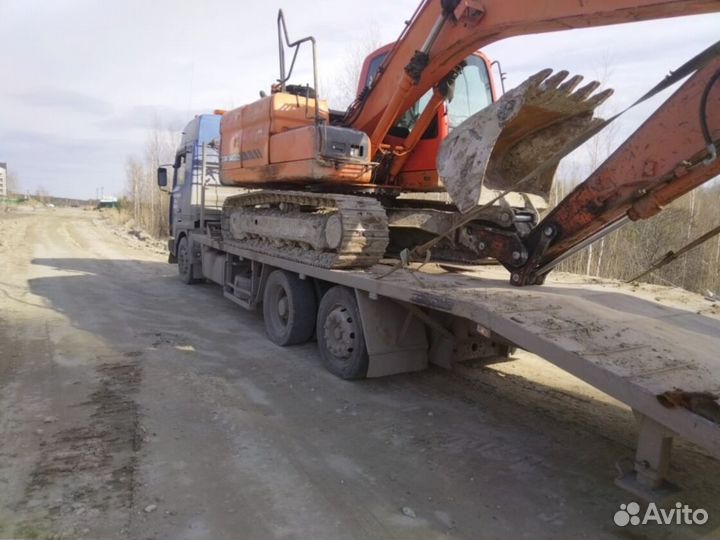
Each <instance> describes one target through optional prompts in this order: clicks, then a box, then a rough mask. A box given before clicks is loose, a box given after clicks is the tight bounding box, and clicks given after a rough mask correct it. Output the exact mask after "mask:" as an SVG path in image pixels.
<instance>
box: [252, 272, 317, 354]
mask: <svg viewBox="0 0 720 540" xmlns="http://www.w3.org/2000/svg"><path fill="white" fill-rule="evenodd" d="M316 314H317V300H316V299H315V289H314V288H313V286H312V283H311V282H310V281H307V280H302V279H300V278H299V277H298V276H297V274H293V273H290V272H286V271H285V270H275V271H273V272H272V273H271V274H270V275H269V276H268V279H267V282H266V283H265V291H264V293H263V318H264V319H265V332H267V335H268V337H269V338H270V340H271V341H272V342H273V343H277V344H278V345H281V346H283V347H284V346H286V345H298V344H300V343H305V342H306V341H308V340H309V339H310V338H311V337H312V336H313V333H314V331H315V317H316Z"/></svg>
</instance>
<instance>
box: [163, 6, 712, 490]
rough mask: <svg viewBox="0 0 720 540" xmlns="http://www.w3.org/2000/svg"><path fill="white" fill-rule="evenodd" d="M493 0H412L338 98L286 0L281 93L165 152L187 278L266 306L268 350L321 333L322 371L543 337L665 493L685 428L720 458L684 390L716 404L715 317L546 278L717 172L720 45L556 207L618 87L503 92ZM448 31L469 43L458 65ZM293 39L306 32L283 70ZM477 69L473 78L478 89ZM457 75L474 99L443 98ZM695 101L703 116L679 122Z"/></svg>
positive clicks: (637, 468) (573, 82)
mask: <svg viewBox="0 0 720 540" xmlns="http://www.w3.org/2000/svg"><path fill="white" fill-rule="evenodd" d="M485 4H488V5H485ZM485 4H483V5H482V6H481V5H480V4H479V3H477V2H473V1H470V0H465V1H464V2H458V1H447V2H446V1H443V2H440V1H439V0H425V1H424V2H422V3H421V5H420V7H419V8H418V11H417V12H416V14H415V15H414V17H413V19H412V20H411V21H410V22H409V23H408V25H407V26H406V28H405V30H404V31H403V33H402V34H401V36H400V38H399V39H398V41H397V42H395V43H393V44H390V45H388V46H386V47H383V48H381V49H379V50H378V51H376V52H375V53H373V54H371V55H370V56H369V57H368V59H367V60H366V62H365V66H364V68H363V73H362V76H361V78H360V88H359V92H358V99H357V100H356V102H355V103H354V104H353V105H351V107H350V109H348V111H346V112H344V113H342V112H338V111H332V110H331V109H329V108H328V107H327V104H326V103H324V102H322V100H320V99H319V98H318V97H317V96H316V95H315V90H314V89H313V88H311V87H309V86H299V85H298V86H292V85H286V82H287V80H288V78H289V74H290V73H291V72H292V66H293V65H294V61H295V58H296V56H297V50H298V48H299V47H300V46H301V45H302V44H303V43H311V44H312V46H313V48H314V45H315V40H314V39H313V38H304V39H302V40H298V41H296V42H290V40H289V39H288V38H287V30H286V29H285V25H284V18H283V17H282V13H281V14H280V15H279V17H278V37H279V42H280V44H281V47H280V51H281V52H280V64H281V70H280V71H281V75H280V79H279V82H278V84H276V85H273V87H272V89H271V95H269V96H268V95H265V94H264V93H262V94H261V98H260V100H259V101H258V102H256V103H253V104H250V105H247V106H243V107H240V108H238V109H236V110H234V111H229V112H226V111H215V112H214V113H213V114H202V115H198V116H197V117H195V118H194V119H193V120H192V121H191V122H190V123H189V124H188V125H187V127H186V128H185V130H184V132H183V137H182V141H181V144H180V146H179V148H178V150H177V153H176V156H175V160H174V163H173V164H172V167H170V166H166V167H161V168H159V169H158V184H159V186H160V188H161V189H164V190H165V191H167V192H169V193H170V196H171V198H172V204H171V205H170V208H171V209H170V212H171V215H170V217H171V219H170V223H171V229H172V230H171V234H170V240H169V245H168V247H169V252H170V262H172V263H177V265H178V274H179V277H180V279H181V280H182V281H183V282H184V283H186V284H193V283H197V282H199V281H210V282H213V283H216V284H218V285H219V286H221V287H222V289H223V294H224V296H225V298H227V299H228V300H230V301H232V302H234V303H236V304H238V305H239V306H241V307H243V308H245V309H250V310H255V309H262V313H263V318H264V323H265V330H266V333H267V335H268V338H269V339H270V340H272V341H273V342H274V343H276V344H277V345H279V346H292V345H296V344H301V343H306V342H308V341H317V346H318V351H319V355H320V357H321V359H322V361H323V364H324V366H325V367H326V368H327V369H328V370H329V371H330V372H331V373H333V374H334V375H336V376H338V377H340V378H343V379H349V380H350V379H361V378H366V377H380V376H386V375H392V374H399V373H406V372H412V371H418V370H422V369H425V368H426V367H427V366H428V365H429V364H436V365H439V366H443V367H445V368H452V366H453V364H455V363H457V362H463V361H467V360H470V359H473V360H481V361H483V360H484V361H491V360H494V359H498V358H510V357H512V354H513V351H514V350H515V349H516V348H522V349H525V350H527V351H530V352H532V353H535V354H537V355H539V356H540V357H542V358H544V359H546V360H548V361H550V362H552V363H554V364H556V365H557V366H559V367H561V368H562V369H564V370H566V371H568V372H569V373H572V374H573V375H575V376H577V377H579V378H580V379H582V380H584V381H586V382H588V383H589V384H591V385H593V386H595V387H596V388H598V389H600V390H601V391H603V392H605V393H607V394H609V395H611V396H613V397H615V398H617V399H618V400H620V401H622V402H624V403H626V404H627V405H628V406H629V407H631V408H632V410H633V412H634V414H635V417H636V418H637V421H638V434H639V435H638V445H637V449H636V455H635V456H634V458H632V459H630V460H629V461H627V460H625V461H620V462H619V463H620V464H627V463H629V466H628V465H620V466H619V475H618V478H617V479H616V482H617V483H618V485H620V486H621V487H623V488H625V489H627V490H630V491H631V492H633V493H634V494H636V495H637V496H639V497H643V498H646V499H657V498H661V497H663V496H665V495H667V494H668V493H670V492H672V491H673V490H674V489H675V486H674V485H673V484H672V483H671V481H670V479H669V478H668V473H669V470H670V469H669V464H670V454H671V441H672V439H673V437H677V436H680V437H683V438H685V439H687V440H690V441H692V442H694V443H696V444H698V445H699V446H701V447H703V448H704V449H705V450H706V451H708V452H709V453H710V454H711V455H713V456H715V457H720V424H718V422H717V419H715V418H714V417H712V416H711V415H710V416H708V415H707V414H705V413H704V412H703V411H705V410H707V407H703V408H702V409H700V408H696V407H694V406H693V405H692V404H693V403H695V402H696V400H694V398H698V399H701V400H704V401H703V402H704V404H705V405H708V404H709V405H710V407H711V408H712V407H713V406H715V407H718V408H719V410H720V406H718V404H717V401H716V399H717V398H716V397H715V396H716V394H717V392H718V391H719V390H720V370H718V367H720V365H719V364H718V362H719V361H718V359H717V357H716V355H714V354H713V353H712V351H716V350H718V346H720V318H718V317H717V316H712V315H705V314H698V313H693V312H684V311H681V310H678V309H677V308H675V307H670V306H666V305H661V304H657V303H652V302H649V301H648V300H646V299H644V298H642V297H641V296H640V295H634V294H632V293H631V292H629V291H628V290H627V289H618V290H614V291H613V292H612V293H609V292H608V289H607V288H606V287H605V286H603V285H602V284H595V285H593V284H589V283H583V284H579V285H578V284H576V285H570V284H567V283H562V282H557V281H553V282H552V283H550V284H544V285H543V283H545V281H546V278H547V275H548V274H549V272H550V270H552V268H554V267H555V266H556V265H557V263H558V261H560V260H562V259H563V258H564V257H567V256H568V255H569V254H572V253H574V252H576V251H577V250H579V249H582V248H583V247H585V246H586V245H588V244H589V243H591V242H593V241H595V240H597V239H599V238H600V237H602V236H603V235H604V234H607V233H608V232H610V231H612V230H615V229H616V228H617V227H619V226H621V225H622V224H624V223H625V222H627V221H628V220H631V219H644V218H647V217H649V216H651V215H653V214H654V213H657V212H658V211H660V210H661V209H662V206H663V205H664V204H666V203H667V202H669V201H670V200H673V199H675V198H677V197H679V196H680V195H681V194H683V193H685V192H687V191H688V190H690V189H692V188H693V187H697V186H698V185H700V184H701V183H703V182H705V181H707V180H709V179H711V178H712V177H713V176H715V175H716V174H717V172H718V170H720V169H719V168H718V166H719V163H718V160H717V159H716V147H715V144H716V141H717V140H718V135H719V134H720V106H719V104H720V85H716V84H715V83H716V82H717V80H718V78H720V76H719V75H718V73H720V45H718V44H715V45H714V46H712V47H710V48H709V49H707V50H706V51H704V52H702V53H701V54H699V55H698V56H696V57H695V58H693V59H692V60H691V61H689V62H688V63H687V64H685V65H684V66H682V67H681V68H680V69H678V70H676V71H675V74H674V75H671V76H670V77H669V78H668V79H667V80H665V81H662V82H661V83H660V84H659V85H658V86H656V87H655V88H653V89H652V90H651V92H649V93H648V95H654V93H657V91H659V90H660V89H663V88H666V87H668V86H669V85H670V84H672V83H674V82H677V81H678V80H679V78H680V77H681V76H688V75H689V78H688V79H687V80H685V82H684V83H683V84H682V85H681V86H680V87H679V88H678V89H677V90H676V91H675V93H674V94H673V95H672V96H671V97H670V98H668V99H667V100H666V102H665V103H664V104H663V105H662V106H661V107H660V108H659V109H658V110H657V111H656V112H655V113H654V114H653V115H651V116H650V118H649V119H648V120H647V121H646V122H645V124H643V126H641V128H639V129H638V131H637V132H636V133H635V134H633V135H632V136H631V137H630V138H629V139H628V141H627V142H626V143H624V144H623V145H621V147H620V148H619V149H618V150H617V151H616V152H615V153H614V154H613V155H612V156H611V157H610V158H608V161H607V162H606V163H605V164H603V165H601V166H600V167H599V168H598V170H597V171H596V172H595V173H593V174H592V175H591V176H590V177H589V178H588V179H587V180H586V181H585V182H583V183H582V184H581V185H580V186H578V188H577V189H576V190H575V191H574V192H573V193H571V194H570V195H569V196H568V197H567V198H566V199H565V200H563V201H561V202H560V203H559V204H558V205H557V206H556V207H555V208H553V209H544V208H543V207H542V205H543V203H546V201H547V194H548V190H549V186H550V185H551V182H552V176H553V174H554V170H555V167H556V166H557V162H558V161H559V160H560V159H561V158H562V157H563V156H564V155H566V154H567V153H568V152H569V151H570V150H572V149H573V148H576V147H577V145H578V144H581V143H582V142H583V141H584V140H587V138H589V136H591V135H592V134H594V133H596V132H597V131H598V130H599V129H600V128H602V127H603V126H604V125H607V121H604V120H601V119H598V118H596V117H594V110H595V108H596V106H597V105H598V104H599V103H601V102H602V101H603V100H605V99H607V98H608V97H609V95H610V93H609V92H607V91H603V92H599V93H596V90H597V87H598V85H597V84H595V83H591V84H590V85H587V86H586V87H583V88H581V89H579V90H578V89H577V86H578V83H579V79H578V78H577V77H572V78H570V79H567V73H562V72H561V73H560V74H555V75H552V74H551V73H549V72H547V71H541V72H539V73H538V74H537V75H536V76H534V77H531V78H530V79H528V80H527V81H526V82H525V83H523V84H521V85H520V86H519V87H517V88H515V89H511V90H509V91H508V92H507V93H505V94H504V95H503V96H499V95H498V93H497V92H496V90H495V88H494V86H493V83H492V77H491V70H490V69H489V68H490V61H489V59H487V58H486V57H484V56H483V55H481V54H479V53H477V52H475V51H474V50H473V49H472V48H471V45H472V44H476V43H478V42H483V43H485V42H488V40H489V39H490V38H489V37H488V36H490V35H495V34H492V30H493V28H495V27H494V26H493V24H500V23H499V22H497V20H500V21H505V22H507V20H508V19H512V17H513V14H512V13H509V12H507V10H506V9H505V7H503V6H507V5H509V4H511V3H500V4H497V3H495V2H490V3H485ZM490 4H492V5H490ZM496 4H497V5H496ZM493 8H495V9H497V13H495V12H493ZM515 8H517V6H515ZM718 8H720V6H718V4H717V3H710V2H682V1H678V2H673V1H666V2H654V3H653V2H643V1H638V2H623V1H616V2H610V3H604V4H602V5H599V4H598V5H596V4H595V3H592V2H590V3H587V4H585V3H583V4H578V3H575V2H569V3H566V2H558V3H557V5H554V7H553V10H558V11H557V12H555V11H553V13H548V12H542V13H540V12H536V11H535V10H534V9H531V8H529V11H528V12H527V13H523V14H518V13H515V15H514V16H515V17H516V19H518V20H520V21H522V25H524V26H525V27H526V28H528V29H529V31H546V30H548V29H554V28H556V27H557V26H558V25H560V26H562V25H565V24H569V22H573V24H574V25H576V26H577V25H583V24H585V25H591V24H604V23H608V22H622V21H624V20H629V19H638V18H653V17H659V16H670V15H679V14H685V13H698V12H706V11H712V10H717V9H718ZM551 11H552V10H551ZM495 15H497V17H498V19H494V18H493V17H494V16H495ZM583 16H585V19H583V18H582V17H583ZM433 21H434V24H431V23H432V22H433ZM488 21H489V22H488ZM484 23H487V24H488V25H489V29H486V28H484V27H483V26H482V25H483V24H484ZM518 24H519V23H518ZM501 27H502V28H504V29H505V30H504V31H505V34H508V35H512V34H513V33H515V34H517V33H522V32H521V31H520V30H519V29H518V27H514V30H512V31H510V30H508V29H507V27H504V26H502V25H501ZM501 34H502V33H501ZM505 34H502V35H505ZM448 36H451V37H452V36H454V37H455V38H456V39H457V38H458V37H459V36H464V39H466V40H467V43H465V42H463V43H464V45H463V47H462V48H460V47H455V48H454V49H453V56H452V58H451V59H450V60H452V61H451V62H449V60H448V57H447V54H446V50H447V49H446V48H443V47H447V44H445V45H443V44H444V43H445V41H446V40H447V39H450V38H449V37H448ZM468 36H472V39H471V38H470V37H468ZM477 36H480V37H477ZM420 38H422V39H420ZM283 44H285V45H287V46H290V47H295V54H294V55H293V61H292V62H293V63H292V64H291V66H290V69H289V70H288V71H286V69H285V58H284V52H283V51H284V45H283ZM412 44H416V45H418V46H417V47H415V46H414V45H413V46H412V47H410V45H412ZM468 48H470V49H469V54H465V53H468V50H467V49H468ZM413 49H414V50H415V52H413ZM313 50H314V49H313ZM458 50H462V51H464V52H463V54H464V60H463V59H462V58H461V59H460V60H461V61H459V62H458V58H457V55H458V54H459V52H458ZM419 53H422V54H419ZM313 57H314V55H313ZM438 62H439V63H442V65H444V66H445V72H444V73H443V74H441V72H440V71H439V70H440V67H438V65H437V63H438ZM448 62H449V63H448ZM449 65H450V66H451V67H450V68H448V66H449ZM399 66H402V67H401V68H399ZM313 68H314V72H315V73H316V71H317V70H316V67H315V66H314V64H313ZM393 74H395V75H397V77H398V78H399V79H400V80H399V82H398V85H397V88H395V87H393V86H388V82H387V81H388V80H390V79H391V78H392V76H393ZM441 75H442V76H441ZM427 77H430V79H431V80H429V81H428V80H426V78H427ZM471 77H476V79H477V80H479V81H482V82H483V84H480V85H475V86H474V90H473V92H474V94H473V95H472V96H471V97H470V96H469V94H467V92H468V91H469V89H470V87H471V86H470V85H469V84H468V81H469V80H470V78H471ZM463 85H464V86H463ZM458 87H460V88H464V91H465V92H466V99H465V107H464V108H465V111H464V113H458V111H459V110H460V109H461V108H460V107H458V106H457V105H459V104H460V102H456V105H455V106H453V98H454V95H453V94H454V92H456V91H457V89H458ZM378 88H380V89H381V90H382V89H385V91H388V92H389V94H388V95H389V96H390V97H389V98H388V99H390V102H389V103H388V107H387V108H382V107H380V103H379V101H378V100H377V99H376V98H373V97H369V96H373V95H377V94H378V92H380V90H378ZM423 88H424V89H425V91H421V90H422V89H423ZM428 88H429V90H428ZM396 90H397V91H396ZM373 92H375V94H373ZM468 98H469V99H468ZM469 104H472V105H471V106H470V105H469ZM406 105H408V106H407V107H406ZM387 111H391V112H387ZM392 111H394V112H392ZM398 111H400V112H398ZM698 111H700V112H701V114H700V121H699V122H698V123H695V124H692V123H689V122H687V120H686V118H687V117H688V115H689V114H690V113H691V112H692V114H693V118H697V117H698V114H697V112H698ZM378 155H380V158H377V159H376V157H377V156H378ZM387 155H391V156H392V157H391V158H390V159H386V158H385V157H384V156H387ZM374 156H375V157H374ZM268 188H270V189H268ZM445 191H447V193H445ZM428 193H430V194H438V193H439V194H440V195H439V196H436V197H427V196H425V195H427V194H428ZM418 194H420V195H418ZM443 195H445V197H444V198H443ZM518 201H520V202H518ZM541 213H542V214H544V215H541ZM493 262H494V263H495V264H488V263H493ZM479 263H482V264H479ZM508 278H509V279H508ZM680 359H682V360H680ZM668 396H672V399H670V398H669V397H668ZM678 396H679V397H678ZM682 396H685V398H686V399H683V397H682Z"/></svg>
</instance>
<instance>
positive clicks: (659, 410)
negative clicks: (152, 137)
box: [195, 236, 720, 498]
mask: <svg viewBox="0 0 720 540" xmlns="http://www.w3.org/2000/svg"><path fill="white" fill-rule="evenodd" d="M195 240H196V241H199V242H201V243H203V244H205V245H207V246H210V247H213V248H214V249H217V250H220V251H226V252H228V253H232V254H234V255H237V256H241V257H245V258H248V259H252V260H257V261H259V262H262V263H264V264H268V265H272V266H276V267H279V268H283V269H285V270H289V271H293V272H296V273H298V274H300V275H301V276H310V277H313V278H316V279H321V280H325V281H329V282H331V283H334V284H339V285H345V286H347V287H351V288H354V289H356V290H359V291H366V292H367V293H369V294H370V298H374V297H385V298H390V299H393V300H396V301H400V302H404V303H409V304H412V305H414V306H418V307H424V308H430V309H432V310H436V311H441V312H447V313H451V314H454V315H457V316H461V317H464V318H467V319H470V320H472V321H474V322H475V323H477V324H479V325H481V326H482V327H483V328H485V329H487V330H490V331H492V332H494V333H496V334H498V335H499V336H502V337H503V338H505V339H506V340H508V341H510V342H512V343H514V344H516V345H517V346H518V347H521V348H523V349H525V350H527V351H530V352H532V353H535V354H537V355H538V356H540V357H542V358H544V359H546V360H547V361H549V362H552V363H553V364H555V365H557V366H558V367H560V368H561V369H563V370H565V371H567V372H569V373H571V374H573V375H575V376H576V377H578V378H579V379H581V380H583V381H585V382H587V383H589V384H590V385H592V386H594V387H596V388H598V389H599V390H601V391H603V392H605V393H606V394H608V395H610V396H612V397H614V398H616V399H617V400H619V401H621V402H623V403H626V404H627V405H628V406H630V407H631V408H632V409H633V411H634V412H635V414H636V416H637V419H638V422H639V427H640V439H639V444H638V454H637V456H636V462H635V470H633V471H625V473H626V474H625V475H624V476H623V477H622V478H621V479H620V480H619V481H620V482H621V483H622V484H623V487H625V488H627V489H630V490H632V491H634V492H635V493H636V494H638V495H641V496H644V497H646V498H658V497H660V496H662V495H663V494H665V493H666V492H667V491H668V490H671V489H672V486H671V485H670V484H669V483H668V482H667V481H666V479H665V475H666V473H667V466H668V464H669V454H670V447H669V442H670V441H671V440H672V437H673V436H674V435H678V436H681V437H682V438H684V439H687V440H689V441H691V442H693V443H695V444H697V445H699V446H700V447H702V448H704V449H705V450H707V451H708V452H709V453H710V454H711V455H713V456H714V457H716V458H720V424H718V423H717V420H716V421H713V420H711V419H708V418H705V417H703V416H701V415H699V414H697V413H696V412H692V411H690V410H688V409H686V408H682V407H672V408H668V407H667V406H664V405H662V404H661V403H660V401H659V400H658V395H660V394H662V393H664V392H667V391H672V390H682V391H686V392H708V393H711V394H715V395H717V394H719V393H720V355H719V354H718V353H719V351H720V307H719V306H718V304H714V303H711V302H709V301H705V300H702V299H700V297H697V296H694V298H695V300H693V301H689V302H688V303H686V304H685V305H679V304H678V303H677V302H674V303H672V304H669V303H664V302H658V301H656V299H655V297H654V295H653V293H652V291H649V292H648V291H643V290H642V289H640V290H633V288H632V287H631V286H626V285H620V284H617V283H612V282H607V281H601V280H593V281H594V282H588V281H587V280H579V279H577V278H569V277H568V278H567V279H565V278H564V277H563V276H560V277H559V278H558V277H554V276H552V275H551V276H549V278H548V280H547V281H546V283H545V284H544V285H542V286H534V287H524V288H518V287H514V286H512V285H510V284H509V281H508V273H507V272H506V271H505V270H504V269H502V268H499V267H493V266H484V267H458V266H449V265H445V266H442V265H435V264H431V265H427V266H426V267H424V268H423V269H422V270H421V271H416V270H411V269H405V268H403V269H399V270H397V271H395V272H392V273H390V274H389V275H387V274H388V272H389V270H391V269H392V268H393V267H392V266H390V265H388V264H379V265H376V266H374V267H372V268H370V269H366V270H327V269H322V268H316V267H312V266H308V265H304V264H298V263H295V262H291V261H286V260H283V259H279V258H277V257H270V256H267V255H264V254H262V253H256V252H252V251H248V250H244V249H242V248H240V247H238V246H234V245H233V244H232V243H228V242H224V243H223V242H220V241H218V240H214V239H212V238H210V237H208V236H201V237H196V238H195ZM639 464H642V465H639ZM639 466H641V467H645V469H646V470H644V471H643V470H638V467H639Z"/></svg>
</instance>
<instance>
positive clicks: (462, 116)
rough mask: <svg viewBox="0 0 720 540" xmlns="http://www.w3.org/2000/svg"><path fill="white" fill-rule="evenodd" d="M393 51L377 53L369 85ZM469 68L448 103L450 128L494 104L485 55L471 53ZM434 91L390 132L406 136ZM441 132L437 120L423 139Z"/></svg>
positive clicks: (467, 67) (456, 83) (417, 103)
mask: <svg viewBox="0 0 720 540" xmlns="http://www.w3.org/2000/svg"><path fill="white" fill-rule="evenodd" d="M388 52H389V51H385V52H381V53H378V54H377V55H375V56H374V57H373V58H372V59H371V60H370V62H369V64H368V67H367V74H366V76H365V86H366V87H369V86H371V85H372V82H373V80H374V79H375V77H376V76H377V74H378V70H379V69H380V66H382V63H383V62H384V61H385V57H386V56H387V54H388ZM465 63H466V65H465V67H464V68H463V70H462V72H461V73H460V75H459V76H458V77H457V79H456V80H455V91H454V95H453V98H452V99H451V100H450V101H449V102H448V103H447V119H448V129H449V130H452V129H453V128H454V127H455V126H458V125H460V124H461V123H462V122H464V121H465V120H467V118H468V117H470V116H471V115H473V114H475V113H476V112H478V111H479V110H481V109H484V108H485V107H487V106H488V105H490V104H491V103H492V101H493V95H492V86H491V83H490V74H489V73H488V69H487V65H486V64H485V61H484V60H483V58H482V57H480V56H477V55H474V54H473V55H470V56H469V57H468V58H467V59H466V60H465ZM431 96H432V90H430V91H428V92H427V93H426V94H425V95H424V96H423V97H421V98H420V99H419V100H418V101H417V102H416V103H415V105H413V106H412V107H411V108H410V109H408V110H407V111H405V114H403V116H402V117H401V118H400V120H399V121H398V123H397V124H395V125H394V126H393V127H392V128H391V129H390V135H393V136H395V137H401V138H405V137H407V136H408V135H409V134H410V132H411V131H412V130H413V127H414V126H415V124H416V123H417V120H418V118H420V115H421V114H422V112H423V110H424V109H425V107H426V106H427V104H428V102H429V101H430V98H431ZM437 135H438V122H437V119H436V120H434V121H433V122H432V123H431V124H430V126H429V127H428V128H427V130H426V131H425V133H424V134H423V136H422V138H423V139H433V138H435V137H437Z"/></svg>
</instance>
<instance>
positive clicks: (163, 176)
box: [157, 167, 168, 188]
mask: <svg viewBox="0 0 720 540" xmlns="http://www.w3.org/2000/svg"><path fill="white" fill-rule="evenodd" d="M167 181H168V178H167V167H158V170H157V183H158V186H159V187H161V188H164V187H167Z"/></svg>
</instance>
